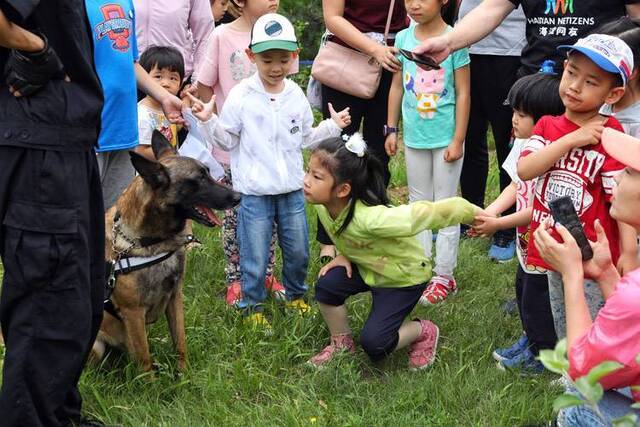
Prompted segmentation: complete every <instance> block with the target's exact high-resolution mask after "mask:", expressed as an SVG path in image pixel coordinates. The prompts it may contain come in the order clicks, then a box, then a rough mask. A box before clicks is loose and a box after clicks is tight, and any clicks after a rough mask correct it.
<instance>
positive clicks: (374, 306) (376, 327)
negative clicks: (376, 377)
mask: <svg viewBox="0 0 640 427" xmlns="http://www.w3.org/2000/svg"><path fill="white" fill-rule="evenodd" d="M352 268H353V271H352V273H353V274H351V278H349V277H347V270H346V269H345V268H344V267H336V268H333V269H331V270H329V271H328V272H327V274H325V275H324V276H322V277H320V278H319V279H318V283H316V301H318V302H320V303H322V304H326V305H332V306H336V307H337V306H340V305H343V304H344V302H345V301H346V299H347V298H349V297H350V296H351V295H356V294H359V293H361V292H371V310H370V311H369V317H367V320H366V322H365V323H364V326H363V328H362V331H360V345H361V346H362V349H363V350H364V351H365V353H367V355H368V356H369V358H370V359H371V360H372V361H374V362H377V361H379V360H382V359H384V358H385V356H387V355H388V354H389V353H391V352H392V351H393V350H394V349H395V348H396V346H397V345H398V330H400V326H402V322H404V319H405V318H406V317H407V316H408V315H409V314H410V313H411V311H412V310H413V308H414V307H415V306H416V304H417V303H418V300H420V296H422V292H423V291H424V288H425V286H426V285H425V284H424V283H422V284H419V285H414V286H407V287H402V288H380V287H377V286H369V285H367V284H366V283H365V282H364V280H362V277H361V276H360V274H359V273H358V267H357V266H356V265H355V264H352Z"/></svg>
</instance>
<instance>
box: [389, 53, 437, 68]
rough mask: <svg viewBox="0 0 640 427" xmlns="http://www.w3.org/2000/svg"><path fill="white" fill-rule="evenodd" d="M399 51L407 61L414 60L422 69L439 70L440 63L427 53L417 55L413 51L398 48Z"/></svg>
mask: <svg viewBox="0 0 640 427" xmlns="http://www.w3.org/2000/svg"><path fill="white" fill-rule="evenodd" d="M398 50H399V51H400V54H401V55H402V56H404V57H405V58H407V59H408V60H409V61H413V62H415V63H416V64H417V65H418V67H420V68H422V69H424V70H439V69H440V65H438V63H437V62H436V60H435V59H433V58H432V57H430V56H427V55H419V54H417V53H415V52H411V51H410V50H406V49H398Z"/></svg>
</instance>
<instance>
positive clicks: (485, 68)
mask: <svg viewBox="0 0 640 427" xmlns="http://www.w3.org/2000/svg"><path fill="white" fill-rule="evenodd" d="M470 57H471V110H470V113H469V126H468V128H467V136H466V138H465V142H464V163H463V164H462V173H461V175H460V192H461V195H462V197H464V198H465V199H467V200H468V201H469V202H471V203H473V204H475V205H478V206H480V207H483V206H484V197H485V191H486V187H487V175H488V173H489V154H488V151H487V130H488V128H489V125H491V130H492V132H493V138H494V140H495V144H496V154H497V157H498V164H497V167H498V170H499V172H500V191H502V190H504V189H505V188H506V187H507V186H508V185H509V184H510V183H511V178H509V175H508V174H507V172H506V171H505V170H504V169H502V163H504V161H505V159H506V158H507V156H508V155H509V151H510V149H511V148H510V143H511V129H512V125H511V116H512V115H513V111H512V108H511V106H509V105H503V104H504V101H505V100H506V99H507V95H508V94H509V89H511V86H513V83H515V81H516V80H517V72H518V69H519V68H520V57H518V56H495V55H470ZM513 212H514V209H513V208H512V209H510V210H508V211H506V212H505V214H510V213H513ZM502 233H504V232H502ZM504 234H506V235H508V236H509V237H515V230H514V229H512V230H509V231H508V232H507V233H504Z"/></svg>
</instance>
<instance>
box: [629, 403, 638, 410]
mask: <svg viewBox="0 0 640 427" xmlns="http://www.w3.org/2000/svg"><path fill="white" fill-rule="evenodd" d="M631 408H632V409H640V402H636V403H633V404H632V405H631Z"/></svg>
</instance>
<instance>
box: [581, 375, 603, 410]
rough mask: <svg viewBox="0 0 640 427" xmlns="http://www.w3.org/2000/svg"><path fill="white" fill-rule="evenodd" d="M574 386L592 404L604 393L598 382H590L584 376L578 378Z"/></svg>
mask: <svg viewBox="0 0 640 427" xmlns="http://www.w3.org/2000/svg"><path fill="white" fill-rule="evenodd" d="M576 388H577V389H578V391H579V392H580V394H581V395H582V396H583V397H584V399H585V400H586V401H587V402H589V403H591V404H593V405H595V404H597V403H598V402H599V401H600V399H602V395H603V394H604V390H603V388H602V386H601V385H600V383H595V384H591V383H590V382H589V380H588V379H587V377H586V376H584V377H580V378H578V380H577V381H576Z"/></svg>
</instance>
